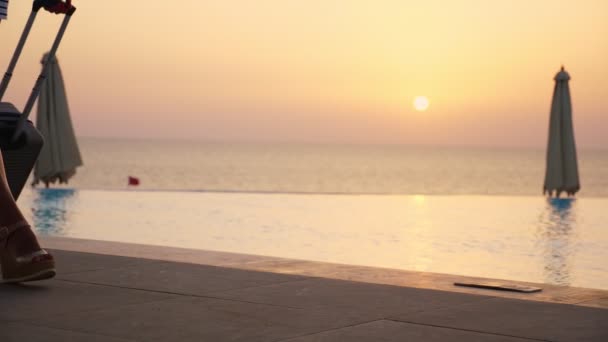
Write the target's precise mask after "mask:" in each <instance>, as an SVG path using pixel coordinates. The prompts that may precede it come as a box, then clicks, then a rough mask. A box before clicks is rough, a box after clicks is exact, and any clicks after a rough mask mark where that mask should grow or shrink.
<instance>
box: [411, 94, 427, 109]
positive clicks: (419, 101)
mask: <svg viewBox="0 0 608 342" xmlns="http://www.w3.org/2000/svg"><path fill="white" fill-rule="evenodd" d="M414 108H415V109H416V110H417V111H419V112H424V111H425V110H427V108H429V99H428V98H427V97H426V96H416V98H415V99H414Z"/></svg>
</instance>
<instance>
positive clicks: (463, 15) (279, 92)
mask: <svg viewBox="0 0 608 342" xmlns="http://www.w3.org/2000/svg"><path fill="white" fill-rule="evenodd" d="M74 3H75V5H76V6H77V7H78V11H77V12H76V14H75V15H74V18H73V19H72V23H71V26H70V28H69V30H68V32H67V34H66V36H65V38H64V42H63V44H62V46H61V48H60V50H59V53H58V57H59V61H60V65H61V67H62V70H63V73H64V78H65V81H66V87H67V91H68V97H69V103H70V107H71V112H72V117H73V120H74V125H75V128H76V133H77V135H80V136H100V137H134V138H157V139H163V138H167V139H174V138H178V139H200V140H212V141H217V140H219V141H235V140H236V141H305V142H340V143H399V144H421V145H478V146H535V147H543V146H544V145H545V144H546V137H547V126H548V118H549V106H550V98H551V92H552V90H553V79H552V78H553V76H554V75H555V73H556V72H557V71H558V70H559V68H560V66H561V65H562V64H564V65H565V67H566V69H567V70H568V71H569V72H570V74H571V76H572V81H571V82H570V86H571V90H572V97H573V106H574V124H575V133H576V139H577V143H578V145H579V146H584V147H608V134H606V132H608V77H607V76H608V39H607V38H606V37H608V2H607V1H605V0H579V1H559V2H555V1H548V0H537V1H529V0H528V1H523V0H513V1H500V2H499V1H487V0H463V1H440V0H430V1H407V0H360V1H357V0H341V1H338V0H307V1H296V0H260V1H244V0H243V1H198V0H184V1H180V2H174V3H171V4H169V3H167V2H166V1H158V0H148V1H146V2H145V3H142V2H140V1H125V2H120V4H119V3H116V4H109V3H104V4H103V6H102V4H100V3H97V2H91V1H77V0H75V1H74ZM29 6H30V2H29V1H11V5H10V8H9V19H8V20H7V21H3V22H2V23H1V24H0V46H1V51H2V53H1V54H0V71H2V72H3V71H4V69H5V68H6V66H7V64H8V61H9V59H10V57H11V54H12V51H13V49H14V46H15V44H16V42H17V40H18V37H19V35H20V34H21V30H22V28H23V25H24V23H25V20H26V18H27V16H28V15H29V11H30V8H29ZM96 6H97V7H96ZM38 17H39V19H38V22H37V25H36V26H35V28H34V29H33V30H32V33H31V35H30V37H31V38H30V41H29V44H28V45H26V48H25V51H24V53H23V56H22V59H21V61H20V63H19V65H18V66H17V70H16V72H15V76H14V77H13V82H12V84H11V87H10V89H9V91H8V92H7V95H6V97H5V99H4V100H5V101H6V100H9V101H11V102H14V103H15V104H16V105H18V107H22V106H23V103H24V102H25V99H26V97H27V95H28V94H29V90H30V89H31V86H32V84H33V82H34V80H35V77H36V76H37V73H38V72H39V69H40V63H39V60H40V57H41V56H42V53H43V52H44V51H46V50H47V49H48V48H49V47H50V42H51V38H52V37H53V35H54V34H55V32H56V30H57V28H58V26H59V23H60V21H61V18H60V17H58V16H55V15H51V14H48V13H46V12H45V13H43V12H41V13H40V14H39V16H38ZM416 96H426V97H428V99H429V101H430V106H429V108H428V109H427V110H426V111H423V112H421V111H417V110H415V108H414V107H413V106H412V102H413V100H414V98H415V97H416Z"/></svg>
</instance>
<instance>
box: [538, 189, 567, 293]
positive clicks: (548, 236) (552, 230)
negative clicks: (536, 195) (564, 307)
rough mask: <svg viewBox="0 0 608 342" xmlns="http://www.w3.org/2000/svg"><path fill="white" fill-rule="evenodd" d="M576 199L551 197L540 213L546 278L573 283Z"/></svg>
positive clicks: (539, 241) (540, 237) (549, 280)
mask: <svg viewBox="0 0 608 342" xmlns="http://www.w3.org/2000/svg"><path fill="white" fill-rule="evenodd" d="M575 228H576V200H575V199H573V198H549V199H548V200H547V205H546V207H545V211H544V212H543V214H542V216H541V221H540V225H539V231H538V238H539V240H538V241H537V243H538V244H541V245H542V246H541V248H543V256H544V260H545V265H544V273H545V281H546V282H548V283H553V284H560V285H570V284H571V283H572V280H573V279H571V272H570V270H571V268H572V265H571V263H572V260H571V256H572V255H573V254H574V248H575V246H574V245H573V243H572V239H573V235H574V234H575V232H576V230H575Z"/></svg>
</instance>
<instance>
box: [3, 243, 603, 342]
mask: <svg viewBox="0 0 608 342" xmlns="http://www.w3.org/2000/svg"><path fill="white" fill-rule="evenodd" d="M43 243H44V245H45V246H47V247H49V248H50V249H51V250H52V251H53V253H54V254H55V256H56V259H57V262H58V272H59V274H58V276H57V278H56V279H54V280H51V281H46V282H39V283H31V284H27V285H0V341H2V342H4V341H277V342H278V341H294V342H296V341H299V342H310V341H608V309H607V307H608V291H601V290H590V289H578V288H569V287H557V286H548V285H539V284H532V285H535V286H540V287H542V288H543V291H542V292H541V293H536V294H518V293H508V292H506V293H505V292H499V291H491V290H480V289H469V288H461V287H455V286H453V282H454V281H463V280H464V281H470V280H472V279H471V278H465V277H457V276H450V275H440V274H428V273H419V272H407V271H400V270H388V269H378V268H370V267H359V266H349V265H337V264H328V263H318V262H310V261H300V260H287V259H280V258H272V257H260V256H251V255H240V254H231V253H222V252H210V251H195V250H185V249H177V248H166V247H155V246H142V245H132V244H121V243H112V242H100V241H87V240H72V239H61V238H46V239H43Z"/></svg>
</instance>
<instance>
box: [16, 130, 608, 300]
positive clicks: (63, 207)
mask: <svg viewBox="0 0 608 342" xmlns="http://www.w3.org/2000/svg"><path fill="white" fill-rule="evenodd" d="M81 149H82V153H83V159H84V162H85V164H86V166H85V167H83V168H81V169H79V171H78V174H77V175H76V177H75V178H74V179H73V181H71V182H70V184H68V186H63V187H61V188H59V189H49V190H45V189H31V188H26V189H25V190H24V192H23V195H22V197H21V198H20V199H19V204H20V206H21V207H22V208H24V209H25V210H24V212H25V213H26V215H27V216H28V219H30V220H31V221H32V222H33V223H34V225H35V227H36V229H37V232H38V233H39V234H42V235H50V236H65V237H73V238H86V239H98V240H107V241H119V242H132V243H142V244H151V245H165V246H173V247H184V248H195V249H207V250H219V251H228V252H237V253H249V254H258V255H271V256H278V257H286V258H296V259H305V260H317V261H327V262H337V263H345V264H356V265H367V266H376V267H388V268H397V269H406V270H418V271H428V272H438V273H449V274H461V275H468V276H479V277H487V278H498V279H511V280H521V281H531V282H538V283H551V284H559V285H570V286H580V287H588V288H600V289H608V264H607V263H606V262H605V261H606V260H608V229H606V222H608V210H606V208H608V183H607V182H608V180H607V178H608V177H607V176H608V151H607V150H580V151H579V160H580V173H581V180H582V186H583V190H582V191H581V192H580V193H579V195H578V196H577V198H576V199H561V200H548V199H546V198H545V197H543V196H542V195H541V188H542V181H543V173H544V152H543V150H541V149H538V150H534V149H480V148H439V147H437V148H430V147H403V146H352V145H351V146H347V145H302V144H221V143H202V142H151V141H104V140H98V139H81ZM128 176H136V177H138V178H139V179H140V181H141V185H140V186H138V187H129V186H128V185H127V177H128Z"/></svg>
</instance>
